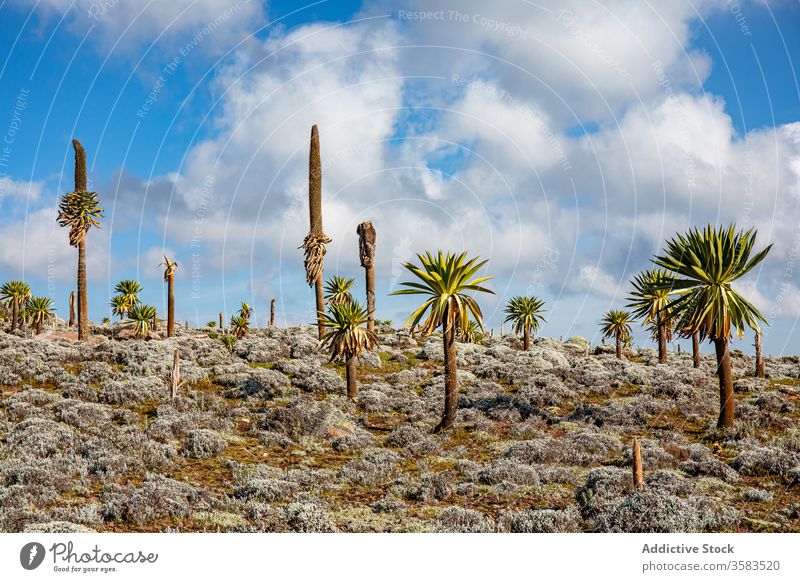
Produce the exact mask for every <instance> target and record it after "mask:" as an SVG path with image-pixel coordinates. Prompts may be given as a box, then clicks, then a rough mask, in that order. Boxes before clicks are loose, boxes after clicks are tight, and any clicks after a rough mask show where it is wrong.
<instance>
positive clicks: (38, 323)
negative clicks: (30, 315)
mask: <svg viewBox="0 0 800 582" xmlns="http://www.w3.org/2000/svg"><path fill="white" fill-rule="evenodd" d="M40 333H42V320H41V319H37V320H36V335H39V334H40Z"/></svg>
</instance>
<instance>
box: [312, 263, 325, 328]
mask: <svg viewBox="0 0 800 582" xmlns="http://www.w3.org/2000/svg"><path fill="white" fill-rule="evenodd" d="M314 294H315V295H316V303H317V332H318V333H317V335H318V337H319V339H322V338H324V337H325V317H324V314H325V289H324V288H323V286H322V273H320V274H319V276H318V277H317V280H316V281H315V283H314Z"/></svg>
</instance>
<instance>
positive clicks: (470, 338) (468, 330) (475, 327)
mask: <svg viewBox="0 0 800 582" xmlns="http://www.w3.org/2000/svg"><path fill="white" fill-rule="evenodd" d="M484 339H486V332H485V331H484V330H483V329H482V328H481V326H480V325H479V324H478V322H477V321H475V320H470V321H468V322H467V325H466V326H465V327H464V329H462V330H461V340H462V341H464V342H465V343H468V344H480V343H482V342H483V340H484Z"/></svg>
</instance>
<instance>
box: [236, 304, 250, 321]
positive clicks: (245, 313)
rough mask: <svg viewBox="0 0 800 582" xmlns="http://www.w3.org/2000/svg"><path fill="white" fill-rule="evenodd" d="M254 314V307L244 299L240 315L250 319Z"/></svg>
mask: <svg viewBox="0 0 800 582" xmlns="http://www.w3.org/2000/svg"><path fill="white" fill-rule="evenodd" d="M252 314H253V308H252V307H250V304H249V303H245V302H244V301H242V305H241V307H239V317H244V318H245V319H247V320H249V319H250V316H251V315H252Z"/></svg>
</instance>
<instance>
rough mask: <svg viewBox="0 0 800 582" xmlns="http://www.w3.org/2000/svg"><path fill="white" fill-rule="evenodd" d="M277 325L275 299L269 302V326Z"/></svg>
mask: <svg viewBox="0 0 800 582" xmlns="http://www.w3.org/2000/svg"><path fill="white" fill-rule="evenodd" d="M274 325H275V299H274V298H273V299H272V301H270V302H269V326H270V327H272V326H274Z"/></svg>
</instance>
